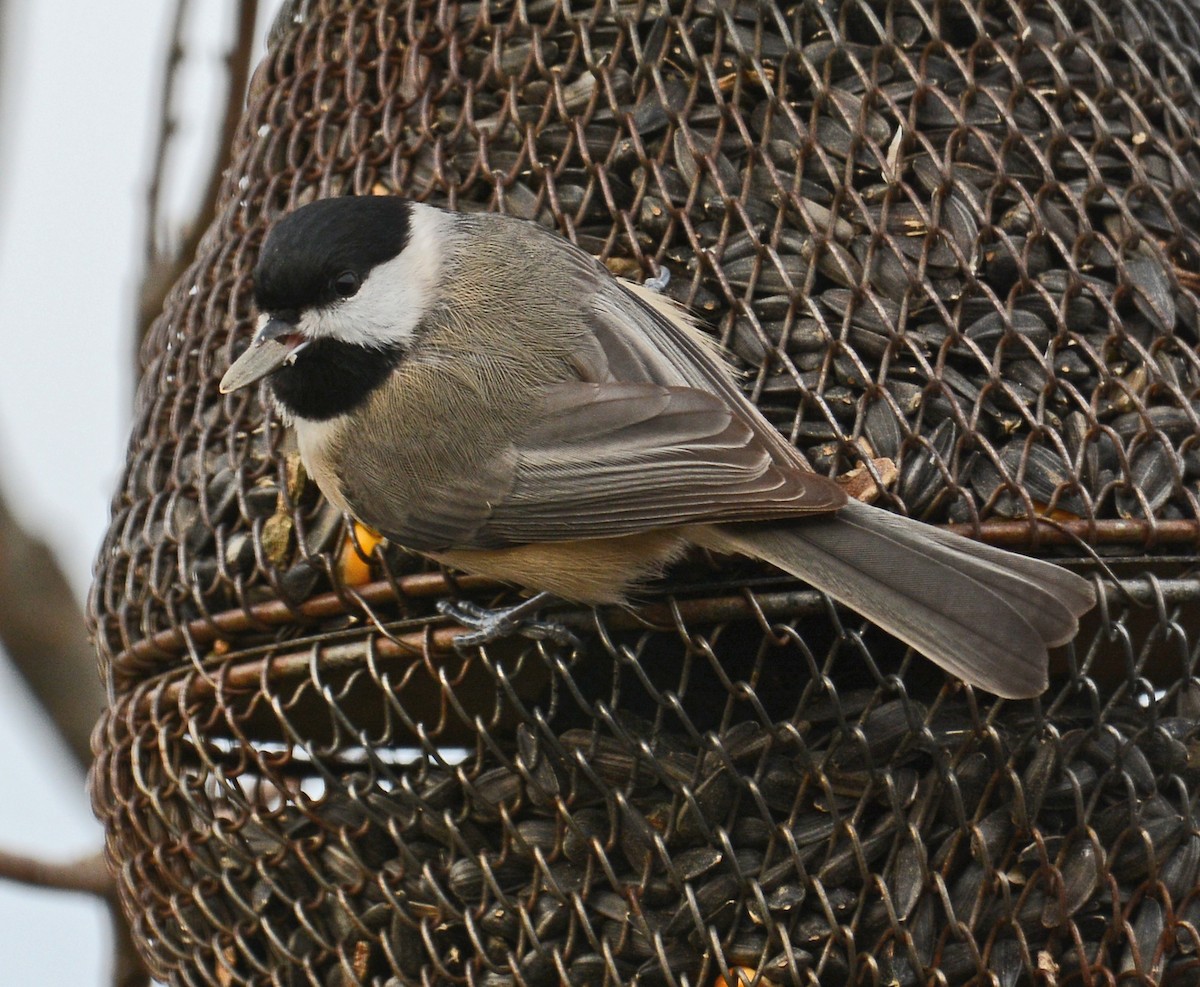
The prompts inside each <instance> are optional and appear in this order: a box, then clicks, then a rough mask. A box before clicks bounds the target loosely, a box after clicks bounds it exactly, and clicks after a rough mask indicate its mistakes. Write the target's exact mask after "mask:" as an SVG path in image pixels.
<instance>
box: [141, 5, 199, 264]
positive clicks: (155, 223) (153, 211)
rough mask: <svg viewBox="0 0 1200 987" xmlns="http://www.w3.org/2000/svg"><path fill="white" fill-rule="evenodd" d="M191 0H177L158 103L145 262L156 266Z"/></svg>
mask: <svg viewBox="0 0 1200 987" xmlns="http://www.w3.org/2000/svg"><path fill="white" fill-rule="evenodd" d="M190 7H191V2H190V0H175V14H174V16H173V17H172V18H171V35H170V37H171V40H170V43H169V44H168V47H167V63H166V66H165V67H164V70H163V86H162V93H161V95H160V99H159V104H158V122H157V127H156V130H157V133H158V137H157V139H156V141H155V151H154V165H153V167H152V168H151V169H150V184H149V186H147V188H146V237H145V240H146V242H145V263H146V265H147V266H150V265H152V264H154V262H155V261H156V259H157V258H158V257H159V256H160V254H161V253H162V249H163V248H162V245H161V244H160V243H159V233H160V225H161V219H160V208H161V205H162V187H163V180H164V178H165V177H166V173H167V157H168V152H169V151H170V149H171V141H172V140H173V139H174V137H175V132H176V131H177V130H178V128H179V125H178V122H177V121H176V119H175V110H174V107H175V83H176V81H177V80H178V78H179V69H180V67H181V66H182V65H183V54H184V51H183V28H184V25H185V24H186V23H187V15H188V10H189V8H190Z"/></svg>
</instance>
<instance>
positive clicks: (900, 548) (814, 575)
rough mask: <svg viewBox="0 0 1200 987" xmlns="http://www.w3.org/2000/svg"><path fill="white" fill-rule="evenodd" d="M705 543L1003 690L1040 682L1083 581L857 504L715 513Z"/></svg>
mask: <svg viewBox="0 0 1200 987" xmlns="http://www.w3.org/2000/svg"><path fill="white" fill-rule="evenodd" d="M698 540H700V541H702V543H703V544H706V545H708V546H709V547H711V548H716V549H720V550H723V551H733V552H737V553H739V554H743V555H749V556H752V557H755V558H760V559H763V560H765V561H767V562H770V563H771V564H772V565H775V566H778V567H779V568H780V569H783V570H784V571H785V572H788V573H791V574H792V575H794V576H796V577H797V578H799V579H803V580H804V581H806V582H808V583H810V584H811V585H813V586H815V587H816V588H817V589H820V590H823V591H824V592H826V593H828V594H829V595H830V596H832V597H833V598H834V599H836V600H839V601H840V602H842V603H844V604H846V605H847V606H849V607H851V608H852V609H854V610H856V611H858V612H859V613H861V614H862V615H863V616H864V617H867V618H868V619H870V620H871V621H872V622H873V623H875V624H877V625H878V626H880V627H881V628H883V629H884V630H886V631H888V632H889V633H891V634H894V635H895V636H896V637H898V638H900V640H902V641H904V642H905V643H906V644H909V645H911V646H912V647H914V648H916V649H917V650H918V651H920V652H921V653H922V654H924V655H926V656H927V657H929V658H930V659H932V660H933V661H935V662H937V664H939V665H941V666H942V667H943V668H945V669H946V670H947V671H949V672H951V673H952V674H954V675H957V676H959V677H960V678H962V679H964V680H965V681H967V682H969V683H971V684H972V685H975V686H979V687H980V688H983V689H987V690H988V691H989V692H994V693H995V694H997V695H999V696H1004V697H1006V698H1027V697H1030V696H1035V695H1037V694H1039V693H1040V692H1042V691H1043V690H1044V689H1045V688H1046V685H1047V681H1048V671H1047V665H1048V656H1047V648H1048V647H1053V646H1056V645H1059V644H1063V643H1065V642H1066V641H1069V640H1070V639H1071V638H1072V637H1074V636H1075V633H1076V632H1077V631H1078V626H1079V624H1078V616H1079V615H1080V614H1082V613H1083V612H1085V611H1086V610H1088V609H1089V608H1090V607H1091V606H1092V604H1093V603H1094V602H1095V601H1094V594H1093V592H1092V588H1091V586H1090V585H1089V584H1088V583H1087V582H1086V581H1085V580H1083V579H1081V578H1080V577H1079V576H1077V575H1075V574H1074V573H1070V572H1067V571H1065V570H1063V569H1061V568H1059V567H1058V566H1055V565H1053V564H1052V563H1049V562H1042V561H1039V560H1037V559H1031V558H1028V557H1026V556H1019V555H1015V554H1013V553H1010V552H1005V551H1003V550H1001V549H996V548H992V547H991V546H987V545H981V544H979V543H976V542H971V541H968V540H967V539H965V538H959V537H957V536H954V535H951V534H949V533H948V532H944V531H941V530H939V529H936V528H933V527H931V526H930V525H925V524H921V523H920V522H917V521H912V520H910V519H908V518H904V517H900V516H899V515H895V514H889V513H888V512H886V511H880V510H877V509H875V508H872V507H868V506H867V505H865V504H859V503H857V502H852V503H851V504H849V505H847V506H846V507H845V508H843V509H842V510H840V511H839V512H838V513H837V514H836V515H834V516H832V517H828V518H821V519H814V520H813V521H811V522H808V521H806V522H800V523H796V524H790V525H786V526H784V525H775V526H766V525H724V526H721V527H714V528H711V529H709V530H708V531H707V532H706V533H705V534H704V535H702V536H701V538H700V539H698Z"/></svg>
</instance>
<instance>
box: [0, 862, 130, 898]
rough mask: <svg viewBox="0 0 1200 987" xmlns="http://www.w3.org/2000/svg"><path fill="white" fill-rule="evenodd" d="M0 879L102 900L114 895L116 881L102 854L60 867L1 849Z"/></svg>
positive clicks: (58, 864)
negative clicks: (76, 892)
mask: <svg viewBox="0 0 1200 987" xmlns="http://www.w3.org/2000/svg"><path fill="white" fill-rule="evenodd" d="M0 879H3V880H6V881H16V882H18V883H19V884H28V885H30V886H32V887H35V888H52V889H54V890H58V891H79V892H82V893H83V894H90V895H95V896H96V897H97V898H105V899H108V898H111V897H112V896H113V895H114V893H115V882H114V881H113V878H112V875H111V874H110V873H109V872H108V866H107V865H106V864H105V863H104V855H103V854H102V853H94V854H92V855H91V856H88V857H84V858H83V859H81V860H73V861H71V862H70V863H67V864H61V863H51V862H50V861H48V860H38V859H36V858H34V857H27V856H24V855H22V854H19V853H9V852H8V851H6V850H0Z"/></svg>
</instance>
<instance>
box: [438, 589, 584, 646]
mask: <svg viewBox="0 0 1200 987" xmlns="http://www.w3.org/2000/svg"><path fill="white" fill-rule="evenodd" d="M552 599H553V596H552V595H551V594H550V593H538V594H537V595H536V596H531V597H530V598H529V599H528V600H524V601H522V602H521V603H518V604H517V605H516V606H512V607H498V608H496V609H489V608H488V607H481V606H479V604H477V603H472V602H471V601H470V600H457V601H455V600H438V603H437V609H438V613H440V614H441V615H442V616H444V617H449V618H450V619H451V620H453V621H455V622H456V623H459V624H462V625H463V626H464V627H469V628H470V630H469V631H467V632H466V633H465V634H459V635H458V636H457V637H455V638H454V647H455V648H456V649H457V650H458V651H460V652H461V651H465V650H467V649H470V648H476V647H478V646H479V645H481V644H490V643H491V642H492V641H495V640H497V639H498V638H502V637H510V636H511V635H513V634H520V635H521V636H522V637H527V638H531V639H533V640H535V641H553V642H554V643H555V644H558V645H562V646H563V647H569V648H578V647H579V646H580V645H579V639H578V638H577V637H576V636H575V635H574V634H572V633H571V632H570V631H569V630H567V628H565V627H564V626H563V625H562V624H555V623H552V622H550V621H543V620H534V619H533V615H534V614H536V613H537V612H538V611H539V610H540V609H542V607H544V606H545V605H546V604H547V603H548V602H549V601H550V600H552Z"/></svg>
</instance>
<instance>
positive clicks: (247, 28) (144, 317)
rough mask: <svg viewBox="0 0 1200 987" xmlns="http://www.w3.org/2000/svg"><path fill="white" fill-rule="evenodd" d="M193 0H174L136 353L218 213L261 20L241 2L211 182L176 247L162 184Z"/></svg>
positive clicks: (250, 2) (249, 3) (251, 4)
mask: <svg viewBox="0 0 1200 987" xmlns="http://www.w3.org/2000/svg"><path fill="white" fill-rule="evenodd" d="M188 6H189V0H176V6H175V15H174V18H173V20H172V25H171V42H170V47H169V49H168V51H167V61H166V68H165V78H164V82H163V98H162V103H161V111H160V113H159V120H158V138H157V142H156V148H157V150H156V152H155V159H154V167H153V170H152V172H151V178H150V185H149V187H148V189H147V197H148V200H149V202H148V207H147V213H146V233H145V247H146V252H145V258H146V259H145V265H146V266H145V272H144V274H143V276H142V284H141V290H140V292H139V295H138V313H137V327H136V329H137V335H136V337H135V339H134V344H135V353H136V352H138V351H140V349H141V345H142V340H143V339H145V337H146V333H147V332H149V330H150V326H151V324H152V323H153V322H154V320H155V319H156V318H157V317H158V314H159V313H160V312H161V311H162V307H163V302H164V300H165V299H166V297H167V292H168V291H170V290H171V286H172V285H173V284H174V283H175V282H176V281H177V280H178V279H179V277H180V275H182V274H183V272H184V269H185V268H186V267H187V265H188V264H190V263H191V261H192V258H193V257H194V256H195V253H196V248H197V247H198V246H199V244H200V238H201V237H202V236H203V235H204V231H205V230H206V229H207V228H208V226H209V224H211V223H212V221H213V218H214V217H215V216H216V212H217V204H218V199H219V197H220V194H221V181H222V178H223V177H224V173H225V166H226V164H227V163H228V161H229V157H230V152H231V149H232V147H233V141H234V138H235V137H236V135H237V127H238V122H239V120H240V119H241V115H242V105H243V101H244V98H245V95H246V86H247V84H248V82H249V78H250V58H251V56H252V55H253V53H254V28H255V24H256V23H257V20H258V0H242V2H241V3H238V4H237V11H238V26H237V35H236V37H235V38H234V42H233V45H232V47H231V48H230V50H229V53H228V54H227V55H226V56H225V63H226V67H227V70H228V71H227V76H228V87H227V89H226V93H225V111H224V114H223V115H222V119H221V130H220V133H219V135H218V141H217V147H216V151H215V153H214V156H213V162H212V168H211V170H210V171H209V176H208V181H207V182H206V183H205V187H204V191H203V193H202V194H201V196H200V199H199V201H198V203H197V205H196V210H195V212H194V213H193V215H192V218H191V219H190V220H189V221H188V222H187V223H185V224H184V225H183V231H184V232H183V236H182V238H181V239H180V240H179V242H178V243H177V244H176V245H175V246H174V247H173V248H172V247H168V246H166V245H164V244H162V243H160V242H159V226H160V223H161V199H162V185H163V179H164V176H165V173H166V167H167V158H168V153H169V151H170V146H171V142H172V140H173V139H174V136H175V129H176V127H175V118H174V113H173V110H172V103H173V99H174V91H175V80H176V77H177V74H178V71H179V66H180V64H181V63H182V61H183V56H184V49H183V37H182V35H183V25H184V22H185V20H186V15H187V8H188Z"/></svg>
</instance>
